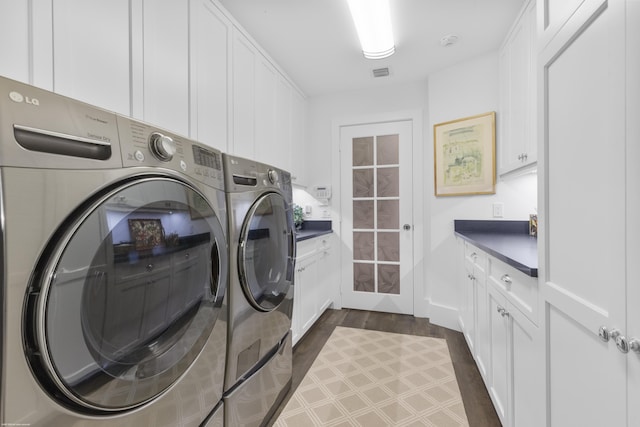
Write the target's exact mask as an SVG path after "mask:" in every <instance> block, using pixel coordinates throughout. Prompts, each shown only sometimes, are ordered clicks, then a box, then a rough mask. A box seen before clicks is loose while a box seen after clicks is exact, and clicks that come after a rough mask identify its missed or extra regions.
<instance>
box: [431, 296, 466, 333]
mask: <svg viewBox="0 0 640 427" xmlns="http://www.w3.org/2000/svg"><path fill="white" fill-rule="evenodd" d="M427 311H428V313H429V315H428V316H427V317H429V322H431V323H433V324H434V325H438V326H443V327H445V328H449V329H453V330H454V331H458V332H462V330H461V328H460V321H459V320H460V315H459V313H458V309H457V308H454V307H449V306H446V305H441V304H437V303H433V302H432V301H428V309H427Z"/></svg>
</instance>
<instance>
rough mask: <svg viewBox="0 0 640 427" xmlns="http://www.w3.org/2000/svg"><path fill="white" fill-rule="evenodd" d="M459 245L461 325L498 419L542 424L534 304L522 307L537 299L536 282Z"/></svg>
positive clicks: (541, 383) (539, 344) (512, 423)
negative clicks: (462, 267)
mask: <svg viewBox="0 0 640 427" xmlns="http://www.w3.org/2000/svg"><path fill="white" fill-rule="evenodd" d="M462 243H463V245H464V269H463V276H462V277H461V280H462V283H463V286H462V288H463V295H462V298H463V303H462V307H461V313H460V319H461V321H460V324H461V327H462V332H463V334H464V336H465V339H466V340H467V343H468V344H469V348H470V350H471V353H472V354H473V357H474V359H475V361H476V364H477V366H478V370H479V371H480V374H481V376H482V378H483V380H484V382H485V385H486V387H487V390H488V392H489V395H490V397H491V400H492V402H493V404H494V407H495V409H496V412H497V414H498V417H499V418H500V421H501V422H502V425H504V426H516V427H521V426H540V425H544V422H545V419H544V412H543V408H544V381H543V378H542V373H543V365H542V364H543V359H542V358H543V355H541V354H540V351H541V348H542V340H541V339H540V336H539V328H538V327H537V326H536V324H535V323H534V322H533V321H532V320H531V317H533V316H532V315H531V311H530V310H527V309H526V308H530V307H531V306H533V305H534V304H524V303H523V301H530V300H529V298H532V299H535V300H537V292H538V291H537V280H536V279H535V278H532V277H529V276H526V275H524V274H523V273H521V272H518V271H517V270H514V269H512V268H511V267H510V266H508V265H507V264H505V263H504V262H502V261H500V260H498V259H496V258H494V257H492V256H489V255H488V254H486V253H485V252H483V251H481V250H480V249H478V248H476V247H474V246H473V245H471V244H469V243H468V242H462ZM506 272H508V273H506ZM505 274H508V276H507V277H505ZM496 276H498V279H496ZM503 278H504V279H507V282H509V286H505V283H504V280H500V279H503ZM532 294H533V296H532ZM523 307H524V308H523Z"/></svg>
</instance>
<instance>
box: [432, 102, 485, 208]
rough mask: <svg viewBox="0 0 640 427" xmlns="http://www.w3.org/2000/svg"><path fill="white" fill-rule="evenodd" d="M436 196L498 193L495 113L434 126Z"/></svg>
mask: <svg viewBox="0 0 640 427" xmlns="http://www.w3.org/2000/svg"><path fill="white" fill-rule="evenodd" d="M433 142H434V143H433V145H434V156H433V158H434V178H435V179H434V186H435V189H434V190H435V195H436V197H440V196H466V195H476V194H495V192H496V113H495V111H491V112H488V113H484V114H478V115H476V116H470V117H464V118H461V119H457V120H451V121H448V122H443V123H438V124H436V125H434V126H433Z"/></svg>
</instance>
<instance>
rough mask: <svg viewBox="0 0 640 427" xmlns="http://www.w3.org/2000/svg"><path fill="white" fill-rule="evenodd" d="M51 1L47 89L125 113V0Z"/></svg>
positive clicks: (127, 83)
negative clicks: (50, 66) (50, 74)
mask: <svg viewBox="0 0 640 427" xmlns="http://www.w3.org/2000/svg"><path fill="white" fill-rule="evenodd" d="M52 5H53V38H52V40H53V52H54V56H53V77H54V80H53V89H54V90H55V91H56V92H57V93H60V94H62V95H66V96H69V97H72V98H76V99H79V100H81V101H85V102H88V103H90V104H94V105H98V106H100V107H102V108H106V109H108V110H112V111H116V112H118V113H121V114H125V115H129V114H130V112H131V103H130V96H131V87H130V79H129V70H130V66H131V63H130V54H129V52H130V49H129V46H130V44H129V41H130V37H129V36H130V33H129V22H130V18H131V16H130V7H129V0H112V1H92V2H87V1H82V0H53V2H52ZM79 17H80V19H79Z"/></svg>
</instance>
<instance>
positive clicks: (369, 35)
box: [347, 0, 396, 59]
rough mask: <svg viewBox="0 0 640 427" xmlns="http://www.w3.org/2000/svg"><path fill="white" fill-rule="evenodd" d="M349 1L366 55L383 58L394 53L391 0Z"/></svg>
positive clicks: (363, 51) (367, 56)
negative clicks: (390, 11) (390, 10)
mask: <svg viewBox="0 0 640 427" xmlns="http://www.w3.org/2000/svg"><path fill="white" fill-rule="evenodd" d="M347 2H348V3H349V9H351V16H352V17H353V22H354V23H355V25H356V31H357V32H358V37H359V38H360V45H361V46H362V53H364V57H365V58H367V59H382V58H386V57H388V56H391V55H393V53H394V52H395V50H396V47H395V45H394V43H393V33H392V31H391V14H390V13H389V0H347Z"/></svg>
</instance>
